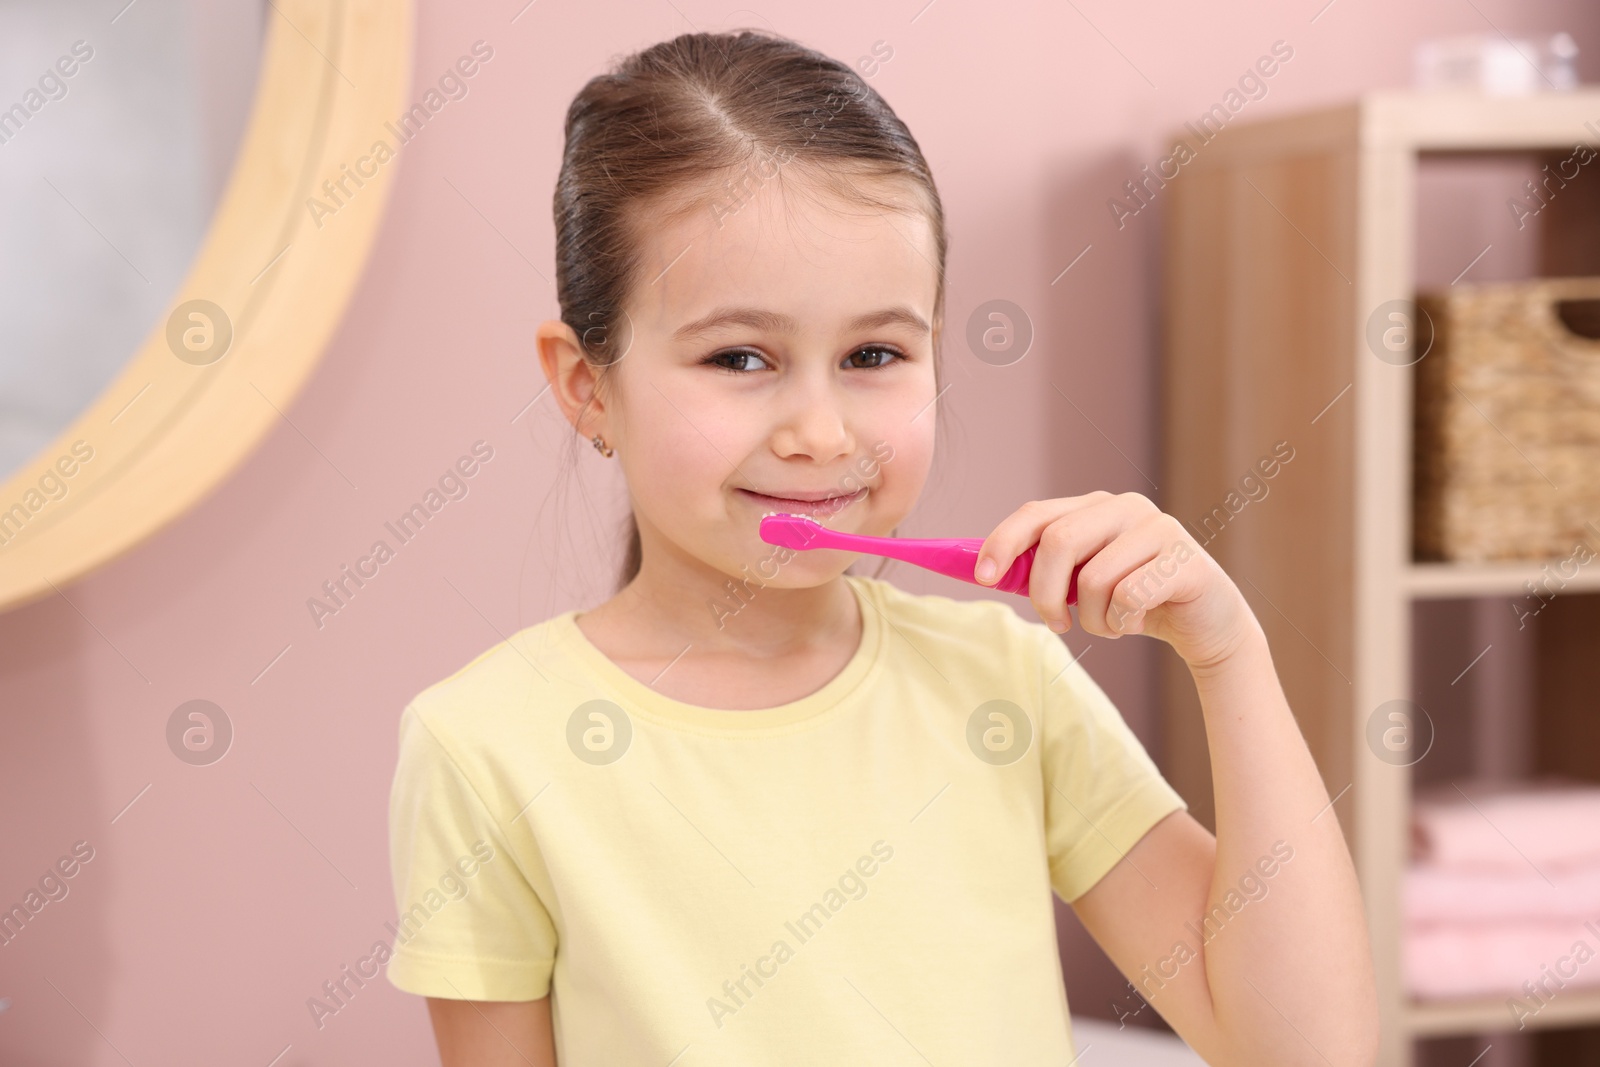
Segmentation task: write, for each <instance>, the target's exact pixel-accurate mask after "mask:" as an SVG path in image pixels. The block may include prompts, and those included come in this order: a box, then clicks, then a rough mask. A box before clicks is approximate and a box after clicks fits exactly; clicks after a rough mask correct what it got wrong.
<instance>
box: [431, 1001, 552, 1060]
mask: <svg viewBox="0 0 1600 1067" xmlns="http://www.w3.org/2000/svg"><path fill="white" fill-rule="evenodd" d="M428 1014H429V1016H431V1017H432V1019H433V1036H434V1039H435V1040H436V1041H437V1042H438V1043H439V1063H440V1065H441V1067H556V1049H555V1037H554V1035H553V1034H552V1032H551V1029H550V998H549V997H542V998H540V999H539V1000H449V999H446V998H443V997H429V998H428Z"/></svg>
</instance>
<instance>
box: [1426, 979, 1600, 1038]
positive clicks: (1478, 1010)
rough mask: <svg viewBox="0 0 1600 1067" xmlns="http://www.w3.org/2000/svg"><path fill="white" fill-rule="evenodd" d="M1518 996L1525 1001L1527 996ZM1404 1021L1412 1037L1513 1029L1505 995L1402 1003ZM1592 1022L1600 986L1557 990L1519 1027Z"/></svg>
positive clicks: (1599, 1018)
mask: <svg viewBox="0 0 1600 1067" xmlns="http://www.w3.org/2000/svg"><path fill="white" fill-rule="evenodd" d="M1510 995H1511V994H1507V996H1510ZM1522 999H1523V1000H1524V1001H1526V999H1527V998H1525V997H1524V998H1522ZM1406 1023H1407V1025H1408V1028H1409V1029H1410V1031H1411V1034H1412V1036H1413V1037H1446V1036H1450V1035H1459V1034H1483V1033H1496V1032H1499V1031H1504V1030H1516V1029H1517V1025H1516V1022H1515V1021H1514V1020H1513V1018H1512V1015H1511V1010H1510V1009H1509V1008H1507V1007H1506V997H1499V998H1497V999H1476V1000H1438V1001H1432V1000H1429V1001H1417V1000H1414V1001H1411V1002H1410V1003H1409V1004H1408V1005H1407V1006H1406ZM1593 1024H1600V989H1572V990H1560V991H1557V993H1556V995H1555V998H1554V999H1553V1000H1550V1001H1548V1002H1547V1003H1546V1004H1545V1006H1544V1007H1543V1008H1541V1009H1539V1012H1538V1014H1537V1015H1529V1016H1527V1017H1525V1018H1524V1019H1523V1027H1522V1028H1523V1029H1525V1030H1549V1029H1552V1028H1554V1027H1559V1026H1586V1025H1593Z"/></svg>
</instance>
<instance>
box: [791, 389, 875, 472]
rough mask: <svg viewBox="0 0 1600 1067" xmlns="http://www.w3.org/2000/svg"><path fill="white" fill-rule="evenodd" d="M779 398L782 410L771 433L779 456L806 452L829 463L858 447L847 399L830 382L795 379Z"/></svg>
mask: <svg viewBox="0 0 1600 1067" xmlns="http://www.w3.org/2000/svg"><path fill="white" fill-rule="evenodd" d="M791 385H792V388H790V389H787V390H785V395H784V396H783V397H782V398H781V400H780V401H779V404H780V406H781V413H780V415H779V419H778V425H777V427H776V429H775V430H774V431H773V434H772V447H773V451H775V452H776V453H777V454H778V455H780V456H785V457H787V456H793V455H803V456H808V457H810V458H811V459H812V460H814V461H816V462H818V463H828V462H831V461H833V460H835V459H838V458H839V457H840V456H849V455H851V454H852V453H853V452H854V450H855V435H854V434H852V433H851V432H850V426H849V420H848V418H847V417H846V411H845V405H844V398H843V397H841V396H840V395H839V390H838V389H837V388H836V387H835V386H834V385H833V383H831V382H814V381H813V382H809V383H807V382H803V381H800V380H798V379H797V380H795V381H793V382H792V383H791Z"/></svg>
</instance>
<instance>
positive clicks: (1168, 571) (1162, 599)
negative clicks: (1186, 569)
mask: <svg viewBox="0 0 1600 1067" xmlns="http://www.w3.org/2000/svg"><path fill="white" fill-rule="evenodd" d="M1199 553H1200V550H1199V549H1198V548H1195V547H1193V546H1192V545H1190V543H1189V541H1188V539H1187V538H1183V539H1179V540H1178V541H1177V542H1176V543H1174V544H1172V545H1170V546H1169V547H1168V548H1166V549H1164V550H1163V551H1162V552H1161V554H1160V555H1158V556H1156V558H1155V559H1152V560H1150V561H1149V562H1148V563H1145V564H1143V565H1142V566H1139V567H1136V568H1134V570H1133V571H1132V572H1131V573H1129V574H1128V576H1127V577H1126V578H1124V579H1122V581H1120V582H1118V583H1117V585H1116V587H1115V588H1114V589H1112V591H1111V603H1110V606H1109V607H1108V608H1107V609H1106V621H1107V623H1108V625H1110V626H1112V627H1114V628H1115V629H1117V630H1119V631H1120V632H1122V633H1125V634H1139V633H1144V627H1145V620H1146V619H1147V618H1148V617H1149V614H1150V612H1151V611H1153V610H1155V609H1156V608H1158V607H1160V606H1161V605H1163V604H1166V603H1168V602H1169V601H1171V600H1173V599H1174V598H1175V597H1178V596H1179V595H1180V594H1182V593H1183V592H1184V591H1185V590H1186V589H1187V588H1188V584H1187V579H1186V577H1185V576H1184V575H1181V574H1180V573H1179V570H1180V569H1181V568H1182V567H1183V565H1184V564H1185V563H1188V562H1189V561H1190V560H1191V559H1194V558H1195V557H1196V556H1198V555H1199Z"/></svg>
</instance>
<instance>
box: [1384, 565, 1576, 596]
mask: <svg viewBox="0 0 1600 1067" xmlns="http://www.w3.org/2000/svg"><path fill="white" fill-rule="evenodd" d="M1563 562H1565V561H1563V560H1555V559H1552V560H1525V561H1520V562H1511V563H1413V564H1411V565H1410V566H1409V567H1407V568H1406V570H1405V574H1404V578H1403V581H1404V583H1405V589H1406V592H1408V593H1410V594H1411V595H1412V596H1413V597H1422V598H1432V599H1446V598H1450V597H1473V596H1502V595H1504V596H1526V595H1527V593H1528V590H1527V588H1526V587H1525V586H1524V584H1523V583H1525V582H1530V581H1531V582H1533V583H1534V585H1535V587H1536V588H1538V587H1540V582H1541V581H1543V580H1544V579H1545V577H1546V575H1547V574H1548V578H1549V588H1550V589H1552V590H1554V591H1555V592H1556V593H1558V594H1559V593H1594V592H1600V559H1593V560H1590V561H1589V562H1588V563H1587V564H1583V565H1581V566H1580V565H1579V564H1577V563H1576V561H1574V562H1571V563H1568V564H1567V568H1566V569H1567V570H1569V571H1570V570H1572V569H1573V568H1574V567H1576V568H1577V573H1576V574H1574V575H1573V576H1572V577H1571V578H1568V579H1566V581H1565V583H1564V584H1563V582H1562V579H1561V571H1560V569H1559V567H1560V564H1562V563H1563ZM1545 568H1549V570H1548V572H1547V571H1546V570H1545Z"/></svg>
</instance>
